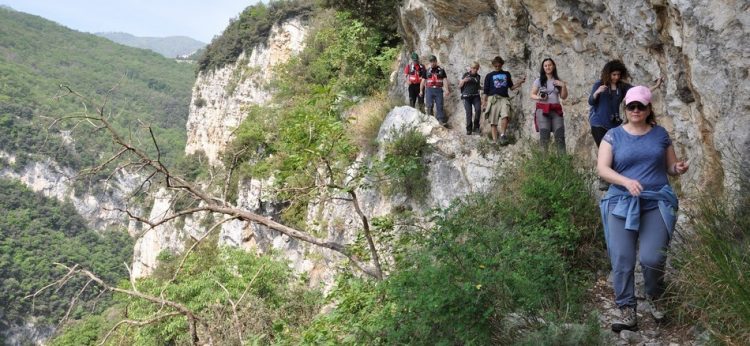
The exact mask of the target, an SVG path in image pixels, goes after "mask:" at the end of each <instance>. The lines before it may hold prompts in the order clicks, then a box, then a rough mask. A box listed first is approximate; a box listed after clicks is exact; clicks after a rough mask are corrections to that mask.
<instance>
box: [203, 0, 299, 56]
mask: <svg viewBox="0 0 750 346" xmlns="http://www.w3.org/2000/svg"><path fill="white" fill-rule="evenodd" d="M312 9H313V4H312V1H310V0H280V1H272V2H270V3H269V4H267V5H266V4H264V3H262V2H259V3H257V4H255V5H252V6H248V7H247V8H246V9H245V10H244V11H242V13H240V15H239V17H237V18H235V19H232V20H231V21H230V22H229V26H227V28H226V29H224V32H222V34H221V35H220V36H217V37H215V38H214V39H213V40H212V41H211V43H210V44H209V45H208V46H207V47H206V48H205V50H204V51H203V55H201V57H200V58H199V59H198V71H211V70H215V69H217V68H221V67H223V66H224V65H227V64H233V63H235V62H236V61H237V59H238V58H239V57H240V54H242V52H243V51H246V52H247V54H250V51H252V49H253V48H254V47H255V46H256V45H258V44H263V43H265V42H266V41H267V40H268V36H269V35H270V34H271V28H272V27H273V25H274V24H276V23H279V22H283V21H284V20H286V19H289V18H292V17H295V16H304V15H308V14H310V13H311V12H312Z"/></svg>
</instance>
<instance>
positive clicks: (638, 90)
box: [404, 53, 689, 332]
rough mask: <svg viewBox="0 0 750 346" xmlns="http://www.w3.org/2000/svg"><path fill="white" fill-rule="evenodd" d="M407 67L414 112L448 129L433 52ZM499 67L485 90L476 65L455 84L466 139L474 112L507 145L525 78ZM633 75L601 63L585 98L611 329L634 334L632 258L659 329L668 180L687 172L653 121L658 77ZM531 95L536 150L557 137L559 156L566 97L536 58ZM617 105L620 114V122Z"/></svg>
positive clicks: (551, 65) (474, 128) (551, 69)
mask: <svg viewBox="0 0 750 346" xmlns="http://www.w3.org/2000/svg"><path fill="white" fill-rule="evenodd" d="M411 60H412V61H411V63H410V64H408V65H407V66H406V67H405V68H404V73H405V74H406V77H407V83H408V84H409V103H410V105H411V106H412V107H414V106H415V105H417V104H418V105H419V107H420V108H423V107H426V110H427V114H429V115H433V110H434V114H435V115H436V118H437V120H438V121H439V122H440V124H441V125H443V126H447V118H446V116H445V111H444V109H443V92H444V91H445V95H446V96H447V95H449V94H450V88H449V87H450V86H449V82H448V78H447V74H446V72H445V70H444V69H443V68H442V67H440V66H439V65H438V63H437V58H436V57H435V56H434V55H433V56H430V58H429V61H430V64H429V66H428V67H425V66H424V65H422V64H420V63H419V56H418V55H417V54H416V53H412V55H411ZM503 64H504V61H503V59H502V58H501V57H499V56H497V57H495V58H494V59H493V60H492V66H493V67H494V71H492V72H491V73H489V74H487V76H486V77H485V78H484V83H483V84H482V83H480V82H481V81H482V79H481V76H480V75H479V63H476V62H475V63H473V64H472V65H471V66H470V67H469V70H468V72H466V73H464V74H463V76H462V77H461V80H460V82H459V84H458V87H459V89H460V90H461V99H462V100H463V103H464V108H465V110H466V134H467V135H471V134H478V133H479V124H480V114H484V115H485V118H486V119H487V121H488V122H489V124H490V126H491V130H492V139H493V141H494V142H496V143H499V144H501V145H505V144H508V138H507V135H506V130H507V128H508V121H509V118H510V97H509V94H508V92H509V91H510V90H516V89H518V88H520V87H521V85H522V84H523V83H524V82H525V78H523V77H522V78H521V79H520V80H519V81H518V83H517V84H514V83H513V79H512V78H511V74H510V73H509V72H508V71H504V70H503ZM629 77H630V76H629V74H628V69H627V68H626V67H625V64H624V63H623V62H622V61H620V60H612V61H609V62H607V63H606V64H605V65H604V68H602V71H601V76H600V78H599V80H598V81H596V82H595V83H594V85H593V87H592V88H591V94H590V96H589V98H588V103H589V105H590V112H589V123H590V126H591V135H592V136H593V138H594V142H595V143H596V145H597V147H598V155H597V163H596V168H597V173H598V175H599V177H600V186H599V188H600V189H601V190H606V191H607V192H606V194H605V195H604V197H603V198H602V199H601V200H600V205H599V206H600V211H601V217H602V224H603V225H604V236H605V240H606V244H607V253H608V254H609V258H610V263H611V265H612V285H613V288H614V295H615V303H616V304H617V306H618V308H619V315H618V316H616V318H615V320H614V321H613V323H612V326H611V328H612V330H613V331H615V332H620V331H622V330H625V329H627V330H637V329H638V316H637V309H636V305H637V299H636V296H635V280H634V278H635V275H634V272H635V264H636V255H637V254H639V255H640V263H641V268H642V272H643V278H644V286H645V291H646V303H647V305H648V311H649V312H650V314H651V315H652V317H653V318H654V319H655V320H656V321H657V322H661V321H663V320H664V317H665V316H664V312H663V308H662V296H663V293H664V288H665V287H664V286H665V285H664V267H665V263H666V250H667V248H668V246H669V241H670V239H671V237H672V232H673V231H674V228H675V224H676V219H677V216H676V213H677V209H678V200H677V197H676V195H675V193H674V191H673V190H672V188H671V186H670V184H669V179H668V176H679V175H681V174H684V173H685V172H687V170H688V167H689V165H688V163H687V161H684V160H678V159H677V155H676V154H675V150H674V145H673V144H672V140H671V138H670V136H669V133H667V131H666V129H664V128H663V127H661V126H659V125H657V122H656V115H655V114H654V109H653V105H652V102H651V101H652V91H653V90H655V89H657V88H658V87H659V86H661V84H662V79H661V78H658V79H656V81H655V84H654V85H652V86H650V87H646V86H633V85H631V84H629V83H628V82H627V80H629ZM480 90H482V93H481V96H480ZM530 94H531V96H530V97H531V99H533V100H535V101H536V106H535V112H534V124H535V126H536V128H537V130H538V131H539V136H540V142H541V145H542V147H543V148H545V149H546V148H547V146H548V145H549V142H550V138H551V136H552V134H554V137H555V143H556V145H557V148H558V150H560V151H561V152H564V151H565V125H564V121H563V114H564V112H563V108H562V105H561V100H565V99H566V98H567V97H568V87H567V83H566V82H565V81H563V80H561V79H560V78H559V77H558V74H557V66H556V64H555V62H554V61H553V60H552V59H549V58H547V59H544V60H543V61H542V64H541V66H540V69H539V78H537V79H536V80H534V83H533V84H532V86H531V93H530ZM623 101H624V104H625V107H624V110H625V116H624V117H623V116H621V115H620V106H621V104H622V103H623ZM639 248H640V251H638V250H639Z"/></svg>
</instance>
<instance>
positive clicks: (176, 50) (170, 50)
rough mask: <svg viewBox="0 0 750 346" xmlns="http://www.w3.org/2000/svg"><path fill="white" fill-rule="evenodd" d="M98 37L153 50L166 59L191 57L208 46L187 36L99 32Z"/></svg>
mask: <svg viewBox="0 0 750 346" xmlns="http://www.w3.org/2000/svg"><path fill="white" fill-rule="evenodd" d="M96 35H97V36H101V37H104V38H106V39H109V40H111V41H113V42H116V43H119V44H122V45H125V46H128V47H134V48H143V49H148V50H152V51H154V52H157V53H159V54H161V55H163V56H164V57H165V58H177V57H180V56H184V55H189V54H192V53H194V52H195V51H197V50H199V49H201V48H203V47H205V46H206V43H204V42H201V41H198V40H196V39H193V38H190V37H187V36H168V37H140V36H135V35H131V34H128V33H125V32H97V33H96Z"/></svg>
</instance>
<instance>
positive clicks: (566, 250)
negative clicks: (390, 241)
mask: <svg viewBox="0 0 750 346" xmlns="http://www.w3.org/2000/svg"><path fill="white" fill-rule="evenodd" d="M587 185H588V184H587V179H585V177H584V176H583V175H582V174H580V173H578V171H577V170H576V168H575V167H574V165H573V163H572V159H571V158H570V157H555V156H531V157H528V158H526V159H524V160H522V161H521V162H519V165H518V167H517V169H515V170H514V171H513V172H509V173H507V174H505V175H504V178H503V179H502V180H501V181H500V182H498V184H497V188H496V189H494V190H493V191H492V192H490V193H486V194H480V195H475V196H472V197H470V198H468V199H466V200H465V201H457V202H456V203H455V204H454V205H453V206H452V207H451V208H449V209H447V210H445V211H442V212H439V213H438V215H436V217H437V226H436V227H435V228H434V229H432V230H429V231H423V232H418V233H412V234H411V235H409V234H408V233H407V235H405V236H411V237H412V238H411V242H410V245H409V249H410V250H409V251H406V252H403V253H404V256H403V258H400V259H399V260H398V262H397V264H396V267H395V268H393V270H392V272H391V275H390V276H389V277H388V278H387V279H386V280H385V281H383V282H382V283H374V282H369V281H366V280H361V279H358V278H354V277H351V276H343V277H341V278H340V279H339V282H338V284H337V288H336V289H335V290H334V291H333V292H332V294H331V295H330V297H329V299H331V300H332V301H336V302H338V305H337V307H336V308H335V309H334V310H333V311H332V312H331V313H329V314H325V315H321V316H320V317H319V318H318V319H317V320H316V321H315V322H314V323H313V324H312V325H311V327H310V328H309V329H308V330H307V331H306V333H305V334H304V341H305V342H306V343H308V344H327V343H328V344H330V343H333V344H339V343H341V344H386V345H390V344H424V345H435V344H441V345H452V344H473V345H490V344H502V345H508V344H514V343H521V344H529V343H533V344H547V345H550V344H565V345H579V344H586V345H591V344H597V343H600V342H601V341H600V337H601V336H600V335H599V333H600V331H599V327H598V325H597V323H596V321H595V320H592V319H590V316H589V315H588V312H587V311H585V310H584V308H583V304H584V293H585V289H586V288H587V287H588V286H589V285H590V279H591V278H592V277H593V275H591V273H592V271H593V270H595V268H597V267H598V266H599V265H602V264H601V263H599V262H598V260H597V258H601V257H602V255H601V253H600V250H599V251H597V250H596V249H601V248H602V246H601V245H602V244H601V243H602V239H601V232H598V231H597V216H598V214H597V213H596V210H597V209H596V208H597V207H596V204H595V202H594V200H593V198H592V196H591V195H590V192H589V191H588V188H587ZM568 323H573V324H574V325H573V326H568V327H563V325H564V324H568ZM576 324H580V325H578V326H576ZM560 330H563V332H560Z"/></svg>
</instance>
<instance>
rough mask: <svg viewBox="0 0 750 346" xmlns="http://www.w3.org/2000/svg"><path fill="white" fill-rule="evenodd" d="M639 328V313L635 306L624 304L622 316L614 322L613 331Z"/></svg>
mask: <svg viewBox="0 0 750 346" xmlns="http://www.w3.org/2000/svg"><path fill="white" fill-rule="evenodd" d="M625 329H627V330H630V331H636V330H638V315H636V312H635V306H624V307H621V308H620V317H619V318H616V319H615V320H614V321H613V322H612V331H613V332H615V333H619V332H620V331H622V330H625Z"/></svg>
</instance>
